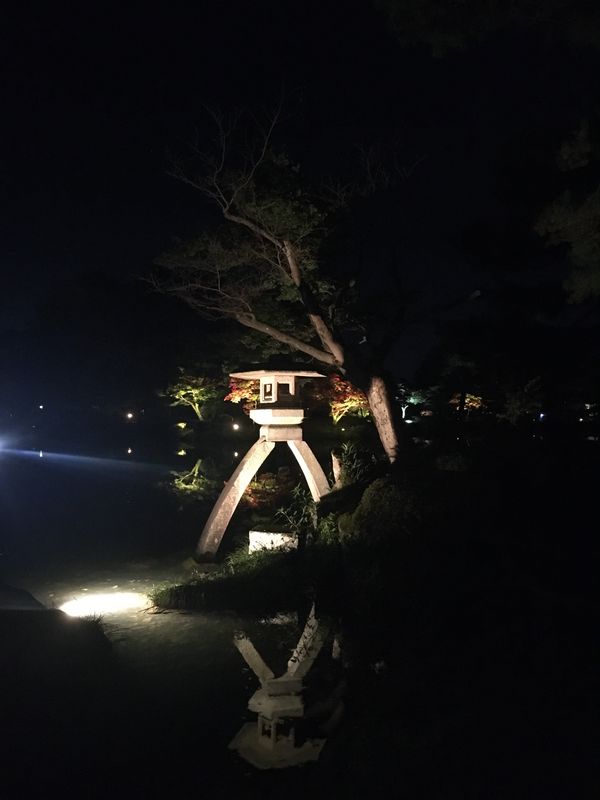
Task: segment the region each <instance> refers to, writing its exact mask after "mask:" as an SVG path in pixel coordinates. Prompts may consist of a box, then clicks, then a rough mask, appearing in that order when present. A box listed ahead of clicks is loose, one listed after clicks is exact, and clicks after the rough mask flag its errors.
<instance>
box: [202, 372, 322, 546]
mask: <svg viewBox="0 0 600 800" xmlns="http://www.w3.org/2000/svg"><path fill="white" fill-rule="evenodd" d="M230 377H232V378H239V379H241V380H258V381H259V382H260V396H259V402H258V405H257V407H256V408H253V409H252V410H251V411H250V418H251V419H252V420H254V422H256V423H257V424H258V425H260V431H259V435H258V441H257V442H255V443H254V444H253V445H252V447H251V448H250V450H248V452H247V453H246V455H245V456H244V458H242V460H241V461H240V463H239V464H238V466H237V469H236V470H235V472H234V473H233V475H232V476H231V478H230V479H229V480H228V481H227V483H226V484H225V486H224V488H223V491H222V492H221V494H220V495H219V499H218V500H217V502H216V503H215V506H214V508H213V510H212V512H211V515H210V517H209V518H208V520H207V522H206V525H205V526H204V530H203V531H202V535H201V537H200V540H199V542H198V546H197V548H196V556H197V557H198V558H199V559H210V558H212V557H213V556H214V555H215V553H216V552H217V550H218V549H219V545H220V544H221V540H222V538H223V536H224V534H225V531H226V529H227V526H228V524H229V521H230V520H231V517H232V516H233V513H234V511H235V510H236V508H237V506H238V503H239V502H240V499H241V497H242V495H243V494H244V492H245V491H246V487H247V486H248V484H249V483H250V481H251V480H252V477H253V476H254V475H255V474H256V472H257V471H258V469H259V467H260V466H261V464H262V463H263V462H264V461H265V460H266V458H267V457H268V456H269V454H270V453H271V452H272V451H273V448H274V447H275V444H276V443H277V442H287V444H288V447H289V448H290V450H291V451H292V453H293V454H294V456H295V457H296V460H297V461H298V464H299V465H300V468H301V470H302V473H303V475H304V478H305V480H306V483H307V484H308V488H309V490H310V493H311V495H312V498H313V500H314V501H315V502H318V501H319V500H320V499H321V497H323V496H324V495H326V494H328V493H329V491H330V486H329V483H328V481H327V478H326V477H325V473H324V472H323V469H322V467H321V465H320V464H319V462H318V461H317V459H316V457H315V454H314V453H313V451H312V450H311V449H310V447H309V446H308V444H307V443H306V442H305V441H304V440H303V438H302V427H301V425H302V420H303V419H304V409H303V407H302V402H301V400H300V396H299V386H298V379H299V378H324V377H325V376H324V375H321V373H319V372H311V371H298V370H266V369H260V370H253V371H252V372H232V373H231V376H230Z"/></svg>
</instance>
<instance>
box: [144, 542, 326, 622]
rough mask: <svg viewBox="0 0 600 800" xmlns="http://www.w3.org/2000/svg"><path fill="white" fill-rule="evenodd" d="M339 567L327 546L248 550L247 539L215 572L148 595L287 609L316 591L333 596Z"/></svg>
mask: <svg viewBox="0 0 600 800" xmlns="http://www.w3.org/2000/svg"><path fill="white" fill-rule="evenodd" d="M338 570H339V555H338V553H337V551H336V549H335V548H334V547H331V546H325V545H323V546H321V547H312V548H310V550H306V551H296V550H289V551H282V550H279V551H278V550H262V551H260V550H259V551H257V552H254V553H248V552H247V545H245V546H244V547H243V548H240V549H239V550H236V551H234V552H233V553H231V554H230V555H229V556H228V557H227V558H226V559H225V561H224V562H223V563H222V565H221V566H220V567H219V568H218V569H216V570H214V571H213V572H210V573H202V574H199V575H197V576H196V577H195V578H193V579H192V580H191V581H189V582H187V583H184V584H179V585H167V586H160V587H157V588H156V589H155V590H154V591H153V592H152V593H151V594H150V599H151V600H152V602H153V603H154V605H155V606H157V607H158V608H165V609H166V608H171V609H206V610H208V609H217V608H218V609H223V608H227V609H232V610H236V611H257V612H263V613H272V612H276V611H285V610H291V609H295V608H297V606H298V604H299V603H303V602H305V601H306V600H307V599H312V598H313V597H315V596H316V595H317V594H318V595H319V598H320V599H321V600H324V598H326V597H329V596H331V597H333V595H334V591H335V588H336V587H337V586H338V584H339V575H338Z"/></svg>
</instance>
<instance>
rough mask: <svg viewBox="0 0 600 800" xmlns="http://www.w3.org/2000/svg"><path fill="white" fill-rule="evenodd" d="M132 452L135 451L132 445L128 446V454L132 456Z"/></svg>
mask: <svg viewBox="0 0 600 800" xmlns="http://www.w3.org/2000/svg"><path fill="white" fill-rule="evenodd" d="M132 453H133V450H132V449H131V447H128V448H127V455H129V456H130V455H131V454H132Z"/></svg>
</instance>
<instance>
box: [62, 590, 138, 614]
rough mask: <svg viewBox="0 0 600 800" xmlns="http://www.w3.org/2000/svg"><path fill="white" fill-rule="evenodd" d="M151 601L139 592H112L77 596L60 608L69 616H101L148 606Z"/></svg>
mask: <svg viewBox="0 0 600 800" xmlns="http://www.w3.org/2000/svg"><path fill="white" fill-rule="evenodd" d="M149 602H150V601H149V600H148V597H147V596H146V595H145V594H140V593H139V592H111V593H107V594H89V595H85V596H83V597H75V598H73V600H68V601H67V602H66V603H63V604H62V606H60V610H61V611H64V613H65V614H67V615H68V616H69V617H99V616H104V615H105V614H118V613H119V612H120V611H132V610H134V609H141V608H147V607H148V606H149Z"/></svg>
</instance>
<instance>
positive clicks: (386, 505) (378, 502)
mask: <svg viewBox="0 0 600 800" xmlns="http://www.w3.org/2000/svg"><path fill="white" fill-rule="evenodd" d="M421 518H422V512H421V503H420V501H419V499H418V498H417V496H416V494H415V492H414V491H412V490H411V489H409V488H407V487H402V486H399V485H397V484H396V483H394V482H393V481H392V480H391V479H390V478H378V479H377V480H375V481H373V483H372V484H371V485H370V486H369V487H367V489H365V491H364V493H363V496H362V498H361V501H360V503H359V504H358V507H357V508H356V510H355V511H354V513H353V514H342V516H341V517H340V520H339V529H340V534H341V538H342V542H343V543H345V544H351V543H353V542H354V543H358V542H360V543H362V544H366V545H367V546H369V547H371V546H373V547H378V546H379V545H383V544H385V543H386V542H391V541H393V540H397V539H398V537H399V536H406V535H410V534H412V533H414V532H415V529H416V527H417V525H418V524H419V522H420V520H421Z"/></svg>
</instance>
